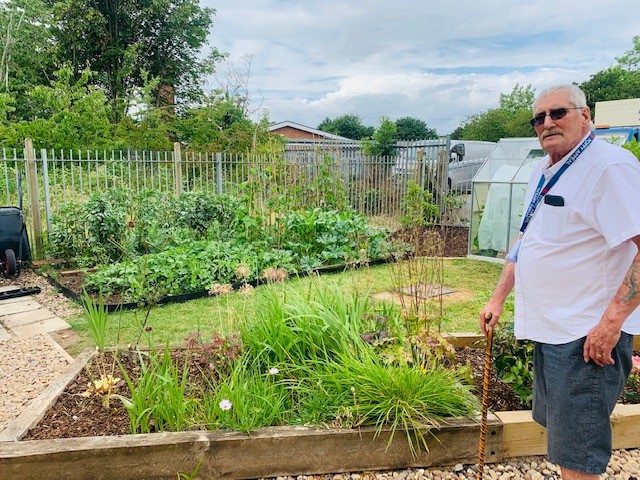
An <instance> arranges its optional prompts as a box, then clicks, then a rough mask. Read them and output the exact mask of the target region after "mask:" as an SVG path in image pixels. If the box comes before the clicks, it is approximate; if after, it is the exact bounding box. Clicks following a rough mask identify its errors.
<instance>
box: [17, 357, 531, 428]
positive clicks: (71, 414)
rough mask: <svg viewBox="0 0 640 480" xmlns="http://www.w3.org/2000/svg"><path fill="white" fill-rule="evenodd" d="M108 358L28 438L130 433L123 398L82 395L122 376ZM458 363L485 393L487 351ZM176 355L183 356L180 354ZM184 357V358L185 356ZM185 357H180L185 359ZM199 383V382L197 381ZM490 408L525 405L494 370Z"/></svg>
mask: <svg viewBox="0 0 640 480" xmlns="http://www.w3.org/2000/svg"><path fill="white" fill-rule="evenodd" d="M106 355H107V356H106V357H105V361H103V362H100V364H101V365H104V366H105V367H102V370H101V369H99V368H98V366H97V365H98V362H93V363H92V364H91V365H89V367H88V369H85V370H83V371H82V372H81V373H80V374H79V375H78V376H77V377H76V378H75V379H74V380H73V381H72V382H71V383H70V384H69V385H68V387H67V388H66V390H65V391H64V392H63V393H62V395H61V396H60V398H59V399H58V401H57V402H56V403H55V404H54V405H53V406H52V407H51V408H50V409H49V411H48V412H47V413H46V414H45V416H44V418H43V419H42V420H41V421H40V423H38V425H37V426H36V427H35V428H33V429H32V430H30V431H29V433H28V434H27V436H26V437H25V440H42V439H52V438H69V437H88V436H102V435H126V434H129V433H131V432H130V428H129V416H128V414H127V412H126V410H125V409H124V407H123V406H122V403H121V402H120V400H117V399H115V398H113V399H111V400H110V401H109V403H108V405H107V407H106V408H105V405H104V404H103V400H102V397H99V396H94V397H91V398H85V397H84V396H83V395H82V394H83V393H84V392H86V390H87V384H88V383H89V382H91V380H92V379H97V378H100V376H101V373H111V372H113V375H114V376H116V377H122V375H121V373H120V370H119V368H118V366H117V364H116V365H115V368H113V367H112V366H113V365H114V363H113V360H112V358H113V357H112V356H111V355H110V354H106ZM190 355H191V356H190V362H189V372H190V378H192V379H193V381H194V382H198V380H197V379H198V378H200V377H201V375H200V372H201V370H204V369H207V368H208V363H209V360H208V359H207V357H206V356H204V355H202V354H199V353H197V352H193V351H192V352H191V354H190ZM456 356H457V361H458V363H462V364H465V363H469V364H470V365H471V366H472V371H473V376H474V383H475V388H474V393H476V395H477V396H478V397H481V395H482V380H483V369H484V350H482V349H475V348H462V349H459V350H458V351H457V352H456ZM177 358H180V357H179V356H178V357H177ZM182 358H183V357H182ZM182 361H183V360H180V362H182ZM120 364H121V365H123V367H124V368H126V370H127V371H128V372H129V375H131V376H132V377H134V378H135V377H136V376H137V375H138V374H139V372H140V365H139V363H138V356H137V354H136V353H135V352H133V351H124V352H120ZM198 383H199V382H198ZM113 393H114V394H121V395H123V396H125V397H128V396H129V391H128V388H127V386H126V384H125V382H124V381H122V382H120V384H119V385H118V386H116V387H115V389H114V390H113ZM488 405H489V409H490V410H491V411H505V410H522V409H523V408H525V407H524V406H523V405H522V404H521V403H520V401H519V399H518V397H517V395H516V394H515V393H514V392H513V389H512V388H511V386H510V385H509V384H506V383H504V382H502V381H501V380H500V379H498V377H497V376H496V374H495V372H492V375H491V388H490V390H489V402H488Z"/></svg>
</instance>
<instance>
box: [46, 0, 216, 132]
mask: <svg viewBox="0 0 640 480" xmlns="http://www.w3.org/2000/svg"><path fill="white" fill-rule="evenodd" d="M50 1H52V2H53V13H54V23H53V24H54V25H55V27H54V28H53V34H54V36H55V39H56V41H57V44H58V55H59V57H60V58H62V59H63V60H65V61H68V62H69V63H70V64H71V65H72V66H73V67H74V68H75V72H76V73H78V72H80V71H82V69H84V68H85V66H87V65H88V66H89V67H90V68H91V70H93V71H95V72H96V73H97V74H98V75H97V77H96V79H97V81H98V83H99V84H100V85H101V86H102V87H103V88H104V89H105V90H106V92H107V94H108V97H109V99H110V100H111V101H112V103H113V107H114V108H113V111H114V114H115V119H116V120H118V119H119V118H121V117H122V116H123V115H124V114H125V113H126V112H127V109H128V103H127V102H128V100H129V98H130V94H131V91H132V89H134V88H135V87H142V86H143V84H144V79H143V73H142V72H148V74H149V75H150V76H151V77H155V78H158V79H159V83H158V86H157V89H156V91H155V92H154V93H155V102H156V105H162V104H165V105H166V104H168V105H172V104H174V103H175V99H176V98H183V99H191V98H193V97H194V96H197V95H198V94H199V93H200V90H199V79H200V77H201V75H203V74H204V73H206V72H208V71H209V70H208V67H210V65H211V63H210V62H207V61H201V60H199V59H198V54H199V52H200V49H201V48H202V46H203V45H204V44H205V42H206V37H207V35H208V33H209V29H210V27H211V24H212V16H213V14H214V12H215V11H214V10H213V9H211V8H206V7H205V8H202V7H200V5H199V3H198V0H154V1H149V0H121V1H117V2H114V1H111V0H50ZM214 55H215V53H214Z"/></svg>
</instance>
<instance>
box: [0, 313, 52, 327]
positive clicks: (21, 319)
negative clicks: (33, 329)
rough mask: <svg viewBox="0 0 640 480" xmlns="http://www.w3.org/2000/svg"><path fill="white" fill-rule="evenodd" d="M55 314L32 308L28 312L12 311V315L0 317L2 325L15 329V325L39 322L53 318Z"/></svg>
mask: <svg viewBox="0 0 640 480" xmlns="http://www.w3.org/2000/svg"><path fill="white" fill-rule="evenodd" d="M55 317H56V315H55V314H54V313H52V312H50V311H49V310H45V309H44V308H40V309H38V310H32V311H30V312H22V313H14V314H13V315H4V316H2V317H0V318H1V319H2V323H4V326H5V327H7V328H8V329H10V330H15V329H16V327H20V326H22V325H28V324H30V323H35V322H40V321H42V320H48V319H50V318H55Z"/></svg>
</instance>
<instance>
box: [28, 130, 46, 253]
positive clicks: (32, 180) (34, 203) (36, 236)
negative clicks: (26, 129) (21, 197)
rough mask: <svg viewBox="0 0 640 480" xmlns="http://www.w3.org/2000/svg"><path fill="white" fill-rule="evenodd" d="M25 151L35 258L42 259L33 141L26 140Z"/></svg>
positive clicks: (36, 172) (38, 197)
mask: <svg viewBox="0 0 640 480" xmlns="http://www.w3.org/2000/svg"><path fill="white" fill-rule="evenodd" d="M24 150H25V158H26V161H27V185H28V187H27V188H28V189H29V206H30V211H31V221H32V228H33V242H34V243H33V245H34V257H35V258H40V255H41V254H42V223H41V221H40V195H39V192H38V177H37V174H38V170H37V168H36V152H35V150H34V149H33V141H32V140H31V139H30V138H25V139H24Z"/></svg>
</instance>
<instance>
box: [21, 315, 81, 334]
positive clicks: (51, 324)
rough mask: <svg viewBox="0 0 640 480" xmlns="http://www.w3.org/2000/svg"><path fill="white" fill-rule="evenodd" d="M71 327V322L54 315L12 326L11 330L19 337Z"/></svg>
mask: <svg viewBox="0 0 640 480" xmlns="http://www.w3.org/2000/svg"><path fill="white" fill-rule="evenodd" d="M67 328H70V326H69V324H68V323H67V322H65V321H64V320H62V319H61V318H58V317H54V318H49V319H47V320H42V321H39V322H36V323H29V324H26V325H20V326H18V327H16V328H12V329H11V331H12V332H13V333H14V334H15V335H16V336H17V337H19V338H27V337H32V336H34V335H39V334H41V333H47V332H55V331H58V330H65V329H67Z"/></svg>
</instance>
